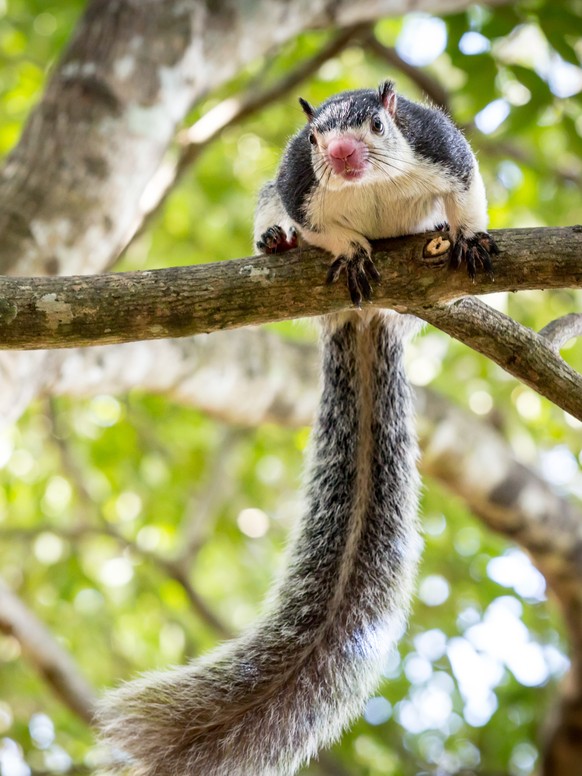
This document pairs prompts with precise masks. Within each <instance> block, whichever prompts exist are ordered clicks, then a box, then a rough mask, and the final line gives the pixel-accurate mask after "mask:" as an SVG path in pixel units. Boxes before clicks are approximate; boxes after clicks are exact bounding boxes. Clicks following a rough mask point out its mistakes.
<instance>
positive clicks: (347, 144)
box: [327, 135, 368, 178]
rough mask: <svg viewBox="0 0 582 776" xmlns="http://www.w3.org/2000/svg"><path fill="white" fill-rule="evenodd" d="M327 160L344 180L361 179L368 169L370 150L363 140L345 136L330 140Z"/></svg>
mask: <svg viewBox="0 0 582 776" xmlns="http://www.w3.org/2000/svg"><path fill="white" fill-rule="evenodd" d="M327 158H328V161H329V164H330V165H331V167H332V169H333V171H334V172H335V173H336V174H337V175H341V176H342V177H344V178H354V177H360V176H361V175H362V174H363V173H364V170H365V168H366V161H367V158H368V149H367V146H366V144H365V143H363V142H362V141H361V140H358V139H357V138H355V137H350V135H344V137H336V138H334V139H333V140H330V142H329V145H328V146H327Z"/></svg>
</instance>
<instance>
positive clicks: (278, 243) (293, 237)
mask: <svg viewBox="0 0 582 776" xmlns="http://www.w3.org/2000/svg"><path fill="white" fill-rule="evenodd" d="M296 247H297V232H296V231H295V229H293V227H291V229H289V234H287V233H286V232H285V230H284V229H282V228H281V227H280V226H279V225H278V224H276V225H275V226H271V227H269V228H268V229H267V231H266V232H263V234H262V235H261V239H260V240H257V248H258V249H259V251H260V252H261V253H284V252H285V251H290V250H291V249H292V248H296Z"/></svg>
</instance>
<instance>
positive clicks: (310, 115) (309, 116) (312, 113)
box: [299, 97, 315, 122]
mask: <svg viewBox="0 0 582 776" xmlns="http://www.w3.org/2000/svg"><path fill="white" fill-rule="evenodd" d="M299 104H300V105H301V107H302V108H303V113H305V115H306V116H307V121H309V122H311V121H313V117H314V116H315V110H314V109H313V108H312V106H311V105H310V104H309V103H308V102H307V100H304V99H303V97H300V98H299Z"/></svg>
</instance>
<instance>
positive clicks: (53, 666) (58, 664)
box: [0, 580, 96, 723]
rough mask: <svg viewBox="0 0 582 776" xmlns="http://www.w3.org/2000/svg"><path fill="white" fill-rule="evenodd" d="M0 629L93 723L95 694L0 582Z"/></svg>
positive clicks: (62, 696) (49, 635) (67, 701)
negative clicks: (12, 638)
mask: <svg viewBox="0 0 582 776" xmlns="http://www.w3.org/2000/svg"><path fill="white" fill-rule="evenodd" d="M0 629H1V630H3V631H4V632H5V633H9V634H11V635H12V636H14V638H15V639H16V640H17V641H18V642H19V644H20V646H21V647H22V651H23V652H24V654H25V656H26V657H27V659H28V660H29V662H30V663H31V664H32V665H33V666H34V667H35V669H36V670H37V671H38V673H39V674H41V676H42V677H43V678H44V679H45V681H46V682H47V683H48V684H49V685H50V686H51V687H52V688H53V690H54V691H55V693H56V694H57V695H58V696H59V698H60V699H61V700H62V701H63V702H64V703H65V704H66V705H67V706H68V707H69V708H70V709H71V710H72V711H73V712H74V713H75V714H77V715H78V716H79V717H80V718H81V719H83V720H84V721H85V722H87V723H91V722H92V720H93V707H94V703H95V700H96V698H95V694H94V692H93V689H92V688H91V687H90V685H89V684H88V682H87V681H86V680H85V678H84V677H83V676H82V675H81V673H80V671H79V668H78V667H77V665H76V663H75V661H74V660H73V658H72V657H71V655H69V653H68V652H67V651H66V650H65V649H63V647H61V645H60V644H59V643H58V641H57V640H56V639H55V637H54V636H53V635H52V633H51V632H50V631H49V630H48V628H47V627H46V626H45V625H44V624H43V623H42V622H41V621H40V620H39V619H38V617H37V616H36V615H35V614H34V613H33V612H32V611H31V610H30V609H28V607H27V606H26V604H25V603H24V602H23V601H22V600H21V599H20V598H19V597H18V596H17V595H16V593H14V592H12V590H10V588H9V587H8V586H7V585H6V584H5V583H4V582H3V581H2V580H0Z"/></svg>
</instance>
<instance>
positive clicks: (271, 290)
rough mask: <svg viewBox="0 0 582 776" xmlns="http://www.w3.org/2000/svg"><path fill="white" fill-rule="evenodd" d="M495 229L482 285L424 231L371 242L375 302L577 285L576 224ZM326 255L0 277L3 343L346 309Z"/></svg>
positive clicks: (187, 331)
mask: <svg viewBox="0 0 582 776" xmlns="http://www.w3.org/2000/svg"><path fill="white" fill-rule="evenodd" d="M493 234H494V235H495V238H496V240H497V241H498V244H499V246H500V249H501V256H499V257H498V258H497V260H496V276H495V280H494V281H492V280H490V279H488V278H487V277H480V278H479V281H478V283H472V282H471V280H470V279H469V278H468V277H467V276H466V274H465V273H464V272H449V271H448V270H447V269H446V268H445V267H444V266H443V265H442V264H440V265H439V266H435V264H434V259H426V258H424V257H423V250H424V248H425V246H426V245H427V243H428V242H429V241H430V239H431V238H430V237H429V236H426V235H415V236H413V237H403V238H397V239H393V240H384V241H381V242H379V243H377V245H376V251H375V255H374V260H375V262H376V263H377V266H378V268H379V270H380V272H381V274H382V282H381V283H379V284H378V286H377V288H376V289H375V297H374V302H375V304H377V305H378V306H382V307H392V308H394V309H396V310H398V311H399V312H415V313H416V314H419V315H421V316H422V317H425V318H428V317H429V316H430V314H431V313H430V311H429V308H430V307H431V306H434V305H438V304H439V303H443V302H448V301H451V300H453V299H458V298H459V297H461V296H463V295H466V294H475V293H477V292H478V293H491V292H495V291H507V290H510V291H516V290H525V289H540V288H567V287H581V286H582V228H579V227H563V228H556V229H553V228H544V229H504V230H501V231H497V232H494V233H493ZM443 258H444V259H446V255H445V256H444V257H442V256H441V257H440V258H439V262H440V261H441V260H442V259H443ZM328 260H329V259H328V255H327V254H325V253H324V252H323V251H319V250H316V249H312V248H308V249H302V250H296V251H292V252H289V253H287V254H283V255H274V256H254V257H249V258H245V259H237V260H230V261H222V262H216V263H214V264H204V265H198V266H192V267H174V268H171V269H160V270H151V271H143V272H126V273H109V274H103V275H96V276H90V277H89V276H73V277H56V278H43V277H38V278H11V277H4V278H0V347H2V348H7V349H29V348H30V349H37V348H55V347H73V346H78V345H97V344H108V343H118V342H128V341H133V340H140V339H159V338H164V337H183V336H187V335H191V334H198V333H202V332H209V331H216V330H217V329H228V328H235V327H238V326H245V325H249V324H259V323H266V322H269V321H277V320H284V319H290V318H297V317H303V316H315V315H320V314H324V313H330V312H334V311H338V310H342V309H345V308H347V307H348V295H347V292H346V289H345V287H344V285H343V283H341V282H340V283H338V284H337V285H335V286H333V287H328V286H326V285H325V276H326V265H327V262H328ZM411 300H413V302H411ZM440 309H441V308H439V311H440ZM438 314H440V312H439V313H438ZM435 317H436V315H435Z"/></svg>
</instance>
